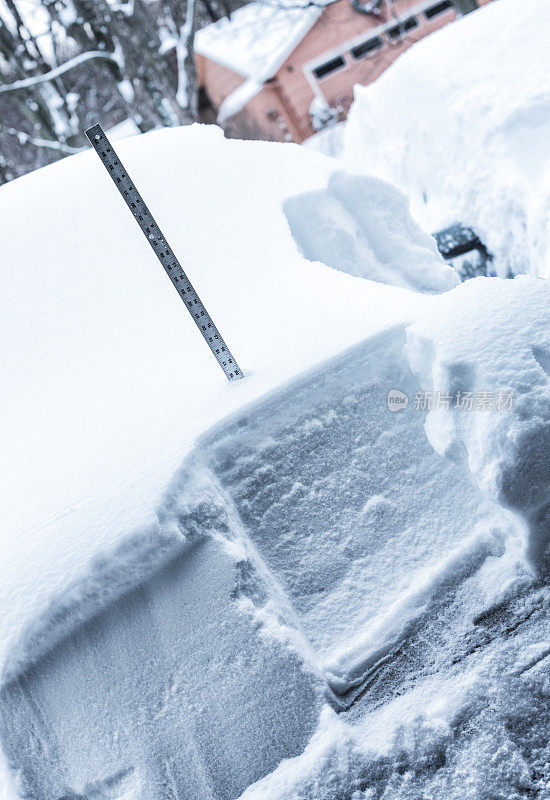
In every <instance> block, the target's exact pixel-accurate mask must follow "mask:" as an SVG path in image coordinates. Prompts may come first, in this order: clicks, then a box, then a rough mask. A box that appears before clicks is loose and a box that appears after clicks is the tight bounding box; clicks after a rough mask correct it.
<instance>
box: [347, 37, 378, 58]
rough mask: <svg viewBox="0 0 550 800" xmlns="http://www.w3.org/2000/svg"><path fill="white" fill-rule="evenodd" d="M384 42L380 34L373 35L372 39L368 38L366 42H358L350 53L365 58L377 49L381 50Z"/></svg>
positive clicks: (355, 56)
mask: <svg viewBox="0 0 550 800" xmlns="http://www.w3.org/2000/svg"><path fill="white" fill-rule="evenodd" d="M383 44H384V43H383V41H382V39H381V38H380V37H379V36H373V38H372V39H367V41H366V42H361V44H358V45H357V47H352V49H351V50H350V53H351V54H352V56H353V58H356V59H357V58H365V57H366V56H368V55H370V54H371V53H373V52H374V51H375V50H379V49H380V48H381V47H382V45H383Z"/></svg>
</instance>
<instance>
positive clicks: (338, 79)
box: [197, 0, 491, 142]
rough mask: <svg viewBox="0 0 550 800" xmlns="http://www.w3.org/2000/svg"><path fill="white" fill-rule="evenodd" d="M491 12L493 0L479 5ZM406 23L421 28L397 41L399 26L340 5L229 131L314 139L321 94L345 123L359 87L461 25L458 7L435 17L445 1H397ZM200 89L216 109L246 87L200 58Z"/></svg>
mask: <svg viewBox="0 0 550 800" xmlns="http://www.w3.org/2000/svg"><path fill="white" fill-rule="evenodd" d="M478 2H479V5H485V4H487V3H488V2H491V0H478ZM394 4H395V10H396V12H397V13H398V14H399V18H400V20H402V21H406V20H408V19H410V18H412V19H413V22H414V23H416V24H415V25H414V27H411V28H410V29H409V30H407V31H406V32H405V35H404V36H403V37H402V38H400V37H399V36H392V29H394V28H395V26H396V22H395V19H394V18H393V17H392V16H390V15H386V16H384V17H375V16H372V15H365V14H360V13H358V12H357V11H354V9H353V8H352V7H351V4H350V2H349V0H336V2H334V3H331V4H330V5H328V6H327V7H326V8H325V9H324V11H323V14H322V15H321V17H320V18H319V19H318V21H317V22H316V23H315V25H314V26H313V27H312V29H311V30H310V31H309V33H308V34H307V35H306V36H305V37H304V39H303V40H302V41H301V42H300V44H299V45H298V47H297V48H296V49H295V50H294V51H293V52H292V53H291V55H290V56H289V57H288V58H287V60H286V61H285V62H284V64H283V65H282V66H281V67H280V69H279V71H278V72H277V74H276V75H275V77H274V78H273V79H272V80H271V81H269V82H268V83H266V84H265V86H264V88H263V89H262V91H261V92H260V93H259V94H258V95H256V97H254V98H252V100H250V101H249V102H248V103H247V104H246V106H245V108H244V110H243V112H241V113H240V114H239V115H237V116H235V117H233V118H232V119H231V120H229V122H228V123H227V125H226V129H227V132H228V134H229V135H230V136H231V135H232V136H239V137H241V138H262V139H268V140H273V141H294V142H302V141H303V140H304V139H306V138H308V137H309V136H312V135H313V134H314V133H315V130H314V129H313V127H312V125H311V118H310V114H309V108H310V105H311V102H312V100H313V99H314V97H315V96H316V95H317V96H319V97H322V98H324V100H326V102H327V103H328V104H329V105H330V106H331V107H332V108H335V109H337V111H338V114H339V117H340V119H344V118H345V117H346V116H347V113H348V110H349V107H350V105H351V102H352V100H353V86H354V84H356V83H360V84H369V83H371V82H372V81H374V80H375V79H376V78H377V77H378V76H379V75H380V74H381V73H382V72H384V70H386V69H387V68H388V67H389V66H390V65H391V64H392V62H393V61H394V60H395V59H396V58H397V57H398V56H399V55H401V53H403V52H404V51H405V50H407V49H408V48H409V47H410V46H411V45H412V44H414V43H415V42H417V41H419V40H420V39H422V38H424V36H427V35H428V34H430V33H433V32H434V31H436V30H438V29H439V28H441V27H443V26H444V25H446V24H448V23H449V22H452V21H453V20H454V19H455V18H456V12H455V10H454V7H453V6H452V5H451V4H450V3H447V4H446V5H448V7H447V8H444V9H443V10H441V11H440V13H437V14H433V15H431V14H430V11H431V10H432V9H434V7H435V6H439V5H440V0H394ZM374 37H378V38H379V39H380V45H379V46H377V47H376V49H373V50H372V51H371V52H369V53H367V54H363V55H359V54H358V53H355V55H354V53H353V50H354V49H355V48H357V47H358V46H360V45H361V44H363V43H365V42H366V41H370V40H371V39H373V38H374ZM333 59H337V60H340V66H338V68H336V69H334V70H333V71H330V72H329V73H327V74H326V75H324V76H319V75H318V74H316V70H318V69H319V68H320V67H322V66H323V65H325V64H327V63H328V62H330V61H332V60H333ZM197 67H198V73H199V84H200V85H201V86H204V87H205V89H206V91H207V93H208V95H209V97H210V98H211V100H212V104H213V106H214V108H215V109H217V108H219V106H220V105H221V102H222V101H223V100H224V99H225V97H227V95H228V94H230V92H231V91H233V89H235V88H236V87H237V86H239V85H240V84H241V83H243V81H244V80H245V79H244V77H243V76H240V75H237V74H236V73H234V72H232V71H231V70H229V69H227V68H225V67H223V66H221V65H220V64H217V63H215V62H212V61H210V60H209V59H207V58H205V57H204V56H200V55H197Z"/></svg>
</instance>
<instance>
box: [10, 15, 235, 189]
mask: <svg viewBox="0 0 550 800" xmlns="http://www.w3.org/2000/svg"><path fill="white" fill-rule="evenodd" d="M238 4H239V0H237V2H235V0H220V2H217V0H187V2H186V3H185V2H181V1H180V0H162V2H160V1H159V2H144V0H127V2H122V0H35V2H34V4H33V3H32V2H31V3H30V5H29V0H0V119H2V123H1V124H0V154H1V157H0V182H5V181H6V180H10V179H11V178H12V177H14V176H16V175H17V174H22V173H23V172H26V171H28V169H29V168H30V169H32V168H35V167H37V166H41V165H43V164H45V163H48V161H51V160H53V159H55V158H59V157H62V156H64V155H67V154H69V153H73V152H78V150H79V149H80V148H81V147H83V146H85V144H86V143H85V140H84V138H83V135H82V131H83V130H84V129H85V128H86V127H88V126H89V125H91V124H93V123H94V122H96V121H97V120H98V119H101V121H102V123H103V124H104V125H106V126H109V125H111V124H115V123H116V122H120V121H122V120H123V119H131V120H133V121H134V123H135V125H136V126H137V127H138V128H139V129H140V130H144V131H145V130H150V129H152V128H154V127H158V126H171V125H179V124H185V123H188V122H192V121H194V120H195V119H196V118H197V114H198V102H197V79H196V70H195V62H194V57H193V42H194V35H195V31H196V30H197V28H198V27H200V26H201V25H202V24H204V23H205V22H209V21H213V20H216V19H219V18H220V17H221V16H223V15H226V14H229V13H230V11H231V8H234V7H236V5H238ZM167 41H168V42H170V43H173V45H174V46H175V51H176V56H177V74H175V72H174V70H173V69H172V68H171V66H170V65H169V63H168V61H167V60H166V58H165V57H164V56H163V46H164V45H165V44H166V42H167Z"/></svg>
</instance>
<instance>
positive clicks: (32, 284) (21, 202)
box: [0, 127, 550, 800]
mask: <svg viewBox="0 0 550 800" xmlns="http://www.w3.org/2000/svg"><path fill="white" fill-rule="evenodd" d="M117 149H118V150H119V152H120V154H121V156H122V158H123V160H124V162H125V165H126V166H127V168H128V169H129V171H130V174H132V176H133V177H135V180H136V184H137V186H138V188H139V189H140V191H141V193H142V195H143V197H144V199H145V200H146V202H147V203H148V204H149V206H150V208H151V210H152V211H153V213H154V214H155V215H156V217H157V221H158V222H159V224H160V225H161V227H162V228H163V230H164V232H165V234H166V235H167V237H168V241H169V242H170V243H171V244H172V246H173V247H174V250H175V251H176V252H177V254H178V256H179V257H180V260H181V262H182V264H183V265H184V267H185V268H186V269H187V271H188V273H189V275H190V277H191V279H192V280H193V282H194V283H195V285H196V288H197V289H198V292H199V294H200V295H201V297H202V299H203V300H204V302H205V304H206V305H207V307H208V308H209V311H210V312H211V314H212V316H213V318H214V320H215V321H216V323H217V324H218V325H219V327H220V330H221V331H222V333H223V335H224V336H225V337H226V339H227V341H228V344H229V345H230V346H231V348H232V350H233V351H234V353H235V355H236V357H237V358H238V359H239V361H240V362H241V364H242V366H243V369H244V370H245V372H246V374H247V377H246V379H245V380H243V381H241V382H239V383H238V384H232V385H230V384H227V382H226V381H225V378H224V376H223V375H222V373H221V371H220V370H219V368H218V366H217V365H216V364H215V362H214V360H213V359H212V358H211V356H210V354H209V353H208V350H207V348H206V346H205V345H204V343H203V341H202V339H201V337H200V335H199V334H198V333H197V332H196V330H195V328H194V325H193V323H192V321H191V320H190V318H189V317H188V315H187V312H186V311H185V309H184V308H183V306H182V304H181V302H180V301H179V299H178V297H177V296H176V293H175V292H174V291H173V289H172V287H171V286H170V283H169V281H168V280H167V278H166V276H165V275H164V274H163V272H162V271H161V270H160V268H159V267H158V265H157V264H156V261H155V260H154V258H153V257H152V255H151V253H150V250H149V248H148V246H147V244H146V242H144V241H141V238H140V234H139V231H138V230H137V228H136V227H135V224H134V223H133V221H132V219H131V217H130V216H129V215H128V212H127V211H126V209H125V208H124V206H123V204H122V202H121V200H120V199H119V198H118V197H117V194H116V191H115V190H114V188H113V186H112V184H111V182H110V180H109V178H108V176H106V175H105V174H104V172H103V167H102V166H101V164H99V162H98V161H97V157H96V156H95V154H93V153H89V154H84V155H82V156H77V157H74V158H70V159H67V160H65V161H63V162H61V163H60V164H57V165H55V166H53V167H49V168H47V169H45V170H41V171H40V172H38V173H35V174H33V175H30V176H27V177H25V178H23V179H21V180H19V181H16V182H15V183H13V184H11V185H8V186H7V187H3V189H2V190H1V191H0V205H1V206H2V218H3V220H5V221H6V230H7V231H8V232H9V239H8V242H7V250H6V251H5V252H6V258H5V261H4V267H3V283H4V294H3V297H2V303H3V304H4V314H3V321H2V338H3V342H4V344H5V350H4V352H5V353H7V354H8V355H9V357H8V358H6V357H5V356H4V357H3V359H2V365H1V368H2V386H3V387H4V390H5V391H4V394H3V396H2V415H1V419H2V425H3V430H2V436H3V441H4V442H5V451H6V452H9V453H10V461H9V463H7V464H6V465H5V469H4V471H3V478H4V487H5V492H4V495H3V501H2V502H3V509H2V512H3V513H2V520H3V523H4V525H5V529H4V532H3V534H2V538H1V547H2V556H3V558H2V575H1V578H2V580H1V582H0V592H1V595H0V601H1V606H0V611H1V617H0V624H1V627H0V641H1V647H2V649H1V651H0V652H1V660H2V676H3V677H2V684H1V687H0V741H1V742H2V748H3V751H4V754H5V756H6V758H7V759H8V760H9V762H10V765H11V767H12V770H13V775H14V778H15V779H16V780H17V782H18V787H19V792H20V796H21V797H22V798H27V797H28V798H30V797H37V796H38V797H41V798H44V800H59V798H62V797H78V796H80V797H82V796H85V797H87V798H92V797H99V798H117V800H122V799H123V798H124V800H151V798H154V800H156V798H181V797H188V796H189V797H193V798H197V800H202V799H203V798H204V799H205V800H235V799H236V798H237V797H239V796H242V798H243V800H245V798H246V800H258V799H259V798H262V800H264V798H270V800H272V798H279V800H290V798H296V800H297V799H298V798H300V800H329V799H332V800H343V798H346V799H350V800H351V798H353V800H372V798H381V797H384V798H385V799H386V800H390V798H396V797H403V798H405V797H406V798H414V797H418V796H422V792H427V791H430V792H432V795H433V796H434V797H438V798H439V797H441V798H445V800H448V798H454V797H457V800H458V797H460V798H464V797H467V798H468V800H470V799H471V800H474V798H475V799H476V800H477V799H478V798H481V797H488V796H498V797H503V798H508V797H510V798H512V797H514V796H520V795H518V794H517V795H514V794H513V792H514V791H516V792H520V791H523V790H525V791H527V790H529V791H530V792H531V795H533V793H534V792H535V790H537V791H538V788H537V787H543V784H544V782H545V781H548V780H549V779H550V776H548V774H547V769H546V767H545V766H544V763H545V753H544V748H545V746H546V744H547V741H548V737H547V735H546V734H545V729H544V725H546V723H547V717H546V716H545V706H544V702H545V701H544V692H545V681H546V682H547V671H546V670H547V666H548V652H549V646H548V641H549V639H550V631H548V623H547V615H545V609H546V605H545V604H547V601H548V598H547V593H546V590H545V583H544V581H545V578H546V575H547V561H546V560H545V552H546V545H547V543H548V535H549V528H550V525H549V522H548V513H549V508H548V500H549V498H550V489H549V487H550V464H549V458H548V454H549V452H550V449H549V448H548V446H547V442H548V431H549V427H550V410H549V405H550V400H549V394H550V382H549V378H548V371H549V360H550V339H549V336H548V333H549V331H550V316H549V313H550V312H549V309H550V302H549V300H550V290H549V286H548V283H547V282H546V281H543V280H541V279H536V278H519V279H516V280H514V281H506V280H500V279H477V280H474V281H470V282H469V283H468V284H464V285H460V286H458V287H455V288H452V287H453V286H455V284H456V278H455V276H454V274H453V272H452V271H451V270H450V269H449V268H448V267H447V266H445V265H444V264H443V263H442V261H441V259H440V257H439V256H438V254H437V252H436V250H435V246H434V243H433V241H432V240H431V239H430V238H429V237H427V236H426V235H425V234H423V233H422V232H421V231H420V230H419V229H418V228H417V227H416V225H415V224H414V223H413V222H412V220H411V217H410V215H409V213H408V211H407V207H406V204H405V202H404V200H403V198H402V197H401V196H400V195H399V193H398V192H396V191H395V190H394V189H392V188H391V187H389V186H387V185H384V184H383V183H381V182H380V181H379V180H371V179H369V178H367V177H358V176H356V175H348V174H346V173H345V172H342V171H341V170H340V171H336V172H334V167H335V164H334V162H331V161H330V160H329V159H325V158H322V157H321V156H319V155H317V154H315V153H308V152H307V151H305V150H304V149H301V148H298V147H294V146H285V145H274V144H267V143H250V142H236V141H225V140H224V139H223V138H222V136H221V135H220V134H219V132H218V131H216V130H212V129H207V128H201V127H194V128H186V129H181V130H167V131H162V132H158V133H155V134H151V135H148V136H142V137H137V138H135V139H133V140H129V141H125V142H122V143H120V144H117ZM352 200H353V202H352ZM31 221H32V224H31ZM311 230H314V231H316V232H317V234H316V236H315V237H312V236H311ZM350 273H351V274H350ZM369 278H371V279H369ZM372 278H376V280H372ZM391 284H399V285H397V286H396V285H391ZM405 286H406V287H408V288H403V287H405ZM396 398H397V402H398V403H400V405H397V406H396V405H395V402H394V401H395V399H396ZM405 400H407V401H408V402H407V404H405ZM459 401H460V403H459ZM396 409H399V410H396ZM545 626H546V627H545ZM530 717H535V718H536V719H537V724H536V725H534V726H533V725H531V726H530V727H529V729H528V730H527V728H526V726H527V722H526V720H527V719H528V718H530ZM545 770H546V771H545ZM487 775H488V776H489V777H487ZM465 777H466V779H467V787H466V789H464V785H465ZM1 782H2V779H1V778H0V785H1ZM487 787H489V788H487ZM510 787H511V788H510ZM508 788H510V792H509V793H508V794H506V793H504V792H505V791H508ZM486 789H487V791H490V792H491V791H492V792H493V794H492V795H488V794H487V793H486V794H483V792H484V791H486ZM5 791H6V792H7V789H6V790H5ZM499 792H500V794H499ZM539 796H541V797H542V796H544V795H543V794H541V792H540V791H539Z"/></svg>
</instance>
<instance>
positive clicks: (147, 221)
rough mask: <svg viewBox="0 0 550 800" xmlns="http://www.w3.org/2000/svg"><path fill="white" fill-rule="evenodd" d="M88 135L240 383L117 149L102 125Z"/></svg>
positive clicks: (218, 354)
mask: <svg viewBox="0 0 550 800" xmlns="http://www.w3.org/2000/svg"><path fill="white" fill-rule="evenodd" d="M86 136H87V137H88V139H89V141H90V144H91V145H92V147H93V148H94V150H95V151H96V153H97V154H98V156H99V158H100V160H101V161H102V163H103V165H104V167H105V168H106V170H107V172H108V173H109V175H110V176H111V178H112V179H113V182H114V184H115V186H116V187H117V189H118V191H119V193H120V195H121V196H122V198H123V200H124V202H125V203H126V205H127V206H128V208H129V209H130V211H131V213H132V215H133V217H134V219H135V220H136V222H137V224H138V225H139V227H140V228H141V230H142V232H143V234H144V236H145V237H146V239H147V241H148V242H149V244H150V245H151V247H152V249H153V252H154V253H155V255H156V256H157V258H158V260H159V261H160V263H161V264H162V266H163V268H164V271H165V272H166V274H167V275H168V277H169V278H170V280H171V282H172V285H173V286H174V288H175V289H176V291H177V293H178V294H179V296H180V297H181V299H182V300H183V302H184V304H185V307H186V308H187V310H188V312H189V313H190V314H191V317H192V318H193V321H194V322H195V324H196V326H197V328H198V329H199V331H200V332H201V334H202V336H203V338H204V340H205V342H206V344H207V345H208V347H209V348H210V350H211V352H212V354H213V355H214V358H215V359H216V361H217V362H218V364H219V365H220V367H221V368H222V370H223V372H224V374H225V376H226V378H227V379H228V380H230V381H237V380H239V379H240V378H242V377H244V376H243V372H242V370H241V368H240V367H239V365H238V364H237V362H236V361H235V359H234V357H233V355H232V354H231V351H230V350H229V348H228V346H227V345H226V343H225V341H224V339H223V337H222V336H221V334H220V332H219V331H218V329H217V328H216V326H215V325H214V323H213V321H212V317H211V316H210V314H209V313H208V311H207V310H206V308H205V306H204V304H203V303H202V301H201V299H200V297H199V296H198V294H197V292H196V291H195V289H194V287H193V284H192V283H191V281H190V280H189V278H188V277H187V275H186V274H185V272H184V270H183V268H182V266H181V264H180V263H179V261H178V259H177V258H176V256H175V255H174V252H173V250H172V248H171V247H170V246H169V244H168V242H167V241H166V238H165V237H164V235H163V233H162V231H161V230H160V228H159V226H158V225H157V223H156V222H155V219H154V217H153V215H152V214H151V212H150V211H149V209H148V208H147V205H146V204H145V202H144V200H143V198H142V196H141V195H140V193H139V192H138V190H137V189H136V187H135V185H134V183H133V181H132V179H131V178H130V176H129V175H128V172H127V171H126V169H125V168H124V166H123V165H122V163H121V161H120V159H119V157H118V156H117V154H116V152H115V150H114V149H113V146H112V145H111V143H110V142H109V139H108V138H107V136H106V135H105V133H104V131H103V129H102V128H101V125H93V126H92V127H91V128H88V130H87V131H86Z"/></svg>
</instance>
